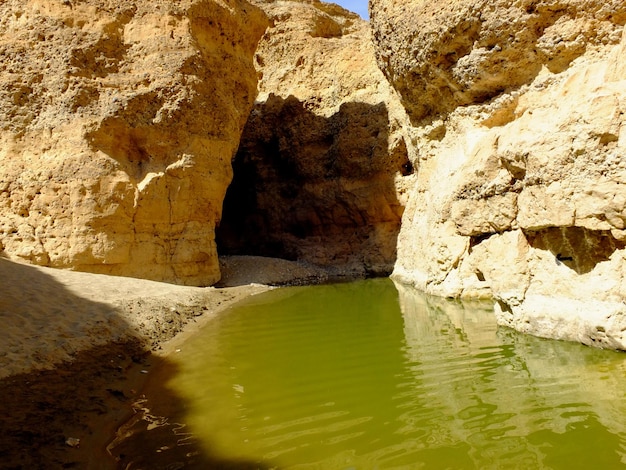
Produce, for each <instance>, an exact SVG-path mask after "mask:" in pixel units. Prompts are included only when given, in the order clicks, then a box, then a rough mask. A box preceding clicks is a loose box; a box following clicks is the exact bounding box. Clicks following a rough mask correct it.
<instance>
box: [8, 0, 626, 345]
mask: <svg viewBox="0 0 626 470" xmlns="http://www.w3.org/2000/svg"><path fill="white" fill-rule="evenodd" d="M0 13H1V19H0V35H1V36H0V37H1V39H0V44H1V48H0V56H1V57H2V60H1V62H0V63H1V66H2V75H1V77H0V140H1V142H2V146H1V147H0V160H1V162H2V165H1V168H0V249H2V253H3V256H5V257H7V258H9V259H13V260H19V261H23V262H27V263H32V264H37V265H41V266H49V267H55V268H65V269H70V270H76V271H85V272H91V273H101V274H109V275H115V276H127V277H137V278H143V279H150V280H155V281H164V282H169V283H173V284H182V285H188V286H211V285H214V284H216V283H217V282H218V281H219V280H220V277H221V273H220V265H219V257H218V254H219V255H220V256H224V255H237V256H239V255H254V256H263V257H276V258H284V259H288V260H293V261H298V262H300V263H303V264H306V265H311V266H316V267H321V268H323V269H324V270H327V271H328V272H331V273H335V274H341V275H344V276H353V277H369V276H387V275H391V276H392V278H393V279H394V280H395V281H396V282H399V283H403V284H409V285H412V286H414V287H416V288H417V289H419V290H422V291H425V292H427V293H429V294H435V295H438V296H443V297H450V298H461V299H463V298H493V299H494V304H495V309H496V316H497V319H498V322H499V324H501V325H506V326H510V327H513V328H515V329H517V330H519V331H522V332H526V333H531V334H534V335H539V336H545V337H550V338H558V339H568V340H573V341H578V342H582V343H584V344H588V345H594V346H598V347H603V348H612V349H626V304H625V299H626V282H625V279H626V258H625V254H626V222H625V221H626V192H624V185H625V184H626V134H625V133H624V131H622V124H623V123H624V120H625V118H624V111H625V109H626V66H624V63H626V33H625V32H624V24H625V23H626V5H625V4H624V3H623V2H622V1H621V0H610V1H605V2H599V1H597V0H545V1H539V0H515V1H514V0H497V1H486V0H461V1H456V2H452V3H450V2H444V1H434V0H433V1H427V2H425V1H420V0H410V1H405V2H397V1H392V0H371V1H370V15H371V21H370V22H367V21H364V20H363V19H361V18H360V17H359V16H357V15H356V14H353V13H350V12H348V11H347V10H345V9H343V8H341V7H339V6H337V5H334V4H330V3H324V2H320V1H317V0H282V1H272V0H251V2H250V3H248V2H245V1H243V0H219V1H218V0H185V1H182V2H173V1H170V0H160V1H158V2H151V3H148V2H144V1H142V0H133V1H131V2H124V3H123V4H121V3H118V2H115V1H112V0H111V1H96V0H85V1H81V2H77V1H72V0H52V1H46V2H41V1H38V0H29V1H26V2H18V1H16V0H8V1H6V2H4V3H3V4H2V5H1V6H0Z"/></svg>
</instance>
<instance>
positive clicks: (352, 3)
mask: <svg viewBox="0 0 626 470" xmlns="http://www.w3.org/2000/svg"><path fill="white" fill-rule="evenodd" d="M326 1H329V2H331V3H337V4H338V5H341V6H342V7H344V8H347V9H348V10H350V11H353V12H355V13H358V14H359V15H361V16H362V17H363V18H365V19H367V18H368V14H367V0H326Z"/></svg>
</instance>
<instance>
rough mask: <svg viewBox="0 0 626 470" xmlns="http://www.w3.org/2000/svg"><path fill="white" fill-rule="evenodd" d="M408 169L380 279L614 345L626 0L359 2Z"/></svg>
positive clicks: (625, 345) (624, 147)
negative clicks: (405, 122) (404, 116)
mask: <svg viewBox="0 0 626 470" xmlns="http://www.w3.org/2000/svg"><path fill="white" fill-rule="evenodd" d="M370 10H371V22H372V30H373V35H374V42H375V48H376V55H377V60H378V64H379V66H380V68H381V70H382V71H383V72H384V73H385V75H386V77H387V78H388V80H389V81H390V83H391V84H392V85H393V86H394V88H395V89H396V90H397V91H398V93H399V94H400V96H401V99H402V103H403V105H404V106H405V108H406V110H407V112H408V114H409V116H410V118H411V127H410V132H411V133H412V138H411V139H410V142H411V143H412V145H413V146H414V147H413V150H414V154H415V155H416V158H415V160H414V161H413V166H414V168H415V172H416V177H415V178H416V179H415V182H414V186H413V189H412V190H411V193H410V196H409V201H408V205H407V207H406V210H405V212H404V217H403V225H402V230H401V233H400V235H399V240H398V261H397V263H396V266H395V269H394V274H393V276H394V277H395V278H396V279H397V280H400V281H402V282H404V283H408V284H413V285H415V286H416V287H418V288H419V289H422V290H424V291H426V292H429V293H432V294H437V295H442V296H448V297H487V296H493V297H494V298H495V301H496V314H497V317H498V321H499V323H500V324H501V325H506V326H511V327H513V328H516V329H518V330H520V331H523V332H527V333H532V334H536V335H539V336H546V337H551V338H562V339H569V340H576V341H580V342H582V343H585V344H590V345H596V346H600V347H609V348H616V349H626V302H625V301H626V259H625V255H626V249H625V247H626V191H625V188H626V131H625V130H624V129H623V124H624V122H625V118H624V113H625V111H626V67H625V66H624V64H625V63H626V33H624V28H623V26H624V23H626V4H625V3H624V2H623V1H621V0H613V1H604V2H599V1H595V0H548V1H541V2H540V1H536V0H518V1H513V0H497V1H486V0H485V1H478V0H460V1H455V2H445V1H418V0H413V1H405V2H396V1H392V0H371V1H370Z"/></svg>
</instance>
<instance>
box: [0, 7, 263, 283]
mask: <svg viewBox="0 0 626 470" xmlns="http://www.w3.org/2000/svg"><path fill="white" fill-rule="evenodd" d="M0 18H1V19H0V55H1V57H2V60H1V61H0V66H1V67H2V73H1V74H0V141H1V142H2V145H1V147H0V162H1V164H0V248H4V253H5V255H8V256H9V257H11V258H16V259H21V260H25V261H28V262H31V263H36V264H40V265H48V266H53V267H64V268H71V269H75V270H81V271H91V272H98V273H106V274H114V275H122V276H135V277H143V278H148V279H154V280H161V281H169V282H174V283H180V284H194V285H208V284H212V283H214V282H215V281H217V280H218V279H219V265H218V261H217V254H216V247H215V241H214V227H215V224H216V221H217V220H219V218H220V215H221V206H222V200H223V196H224V193H225V191H226V188H227V186H228V184H229V183H230V181H231V176H232V170H231V158H232V155H233V154H234V151H235V149H236V145H237V142H238V139H239V136H240V133H241V130H242V128H243V125H244V124H245V121H246V118H247V116H248V113H249V110H250V108H251V106H252V103H253V101H254V98H255V96H256V84H257V75H256V71H255V69H254V66H253V63H252V57H253V54H254V50H255V48H256V45H257V41H258V39H259V38H260V37H261V35H262V34H263V31H264V29H265V27H266V25H267V23H266V22H267V19H266V17H265V16H264V15H263V14H262V12H261V11H260V10H258V9H257V8H255V7H253V6H251V5H249V4H247V3H246V2H244V1H241V0H220V1H217V0H184V1H170V0H160V1H157V2H147V1H143V0H134V1H126V2H113V1H104V2H103V1H95V0H87V1H81V2H73V1H67V0H63V1H62V0H59V1H47V2H40V1H37V0H27V1H14V0H8V1H5V2H3V3H2V5H0Z"/></svg>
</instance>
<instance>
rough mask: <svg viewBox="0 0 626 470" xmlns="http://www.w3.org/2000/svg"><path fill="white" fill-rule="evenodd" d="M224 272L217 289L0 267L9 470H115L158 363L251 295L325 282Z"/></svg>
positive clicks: (234, 261)
mask: <svg viewBox="0 0 626 470" xmlns="http://www.w3.org/2000/svg"><path fill="white" fill-rule="evenodd" d="M222 271H223V274H224V275H223V279H222V282H221V283H220V286H222V287H219V288H196V287H183V286H174V285H170V284H163V283H158V282H152V281H146V280H140V279H132V278H120V277H113V276H104V275H97V274H88V273H78V272H71V271H63V270H55V269H50V268H42V267H36V266H32V265H26V264H20V263H15V262H12V261H9V260H6V259H2V258H0V283H1V285H2V296H0V325H1V327H2V329H3V334H2V335H0V398H1V400H0V414H1V415H2V416H3V419H2V425H1V428H0V461H1V462H2V464H1V466H2V468H15V469H20V468H23V469H32V468H41V469H44V468H54V469H57V468H94V469H97V468H103V469H105V468H115V462H114V461H113V460H112V459H110V457H109V456H108V455H106V453H105V450H104V449H105V447H106V444H107V443H108V440H110V438H111V436H112V435H113V433H114V432H115V429H116V427H117V425H118V424H119V423H120V422H121V421H123V420H124V419H125V418H127V417H128V414H129V413H130V412H131V408H130V405H131V403H132V402H133V401H134V400H136V399H137V394H138V390H140V389H141V386H142V384H143V383H144V382H145V378H146V376H147V375H148V374H147V372H149V370H150V368H151V367H153V366H154V365H155V364H156V363H158V361H159V360H160V358H161V357H164V356H166V355H167V354H168V353H169V352H170V351H172V350H173V349H174V348H175V347H176V345H177V344H180V342H182V341H184V340H185V338H187V337H188V336H189V335H191V334H193V332H194V331H195V330H197V329H198V328H200V327H201V326H202V325H204V324H206V323H207V322H209V321H210V320H211V318H214V317H215V316H216V315H218V314H220V313H221V312H223V311H224V310H226V309H227V308H228V307H230V306H231V305H233V304H235V303H236V302H238V301H239V300H241V299H243V298H245V297H248V296H250V295H254V294H257V293H260V292H263V291H266V290H268V289H270V288H271V287H270V286H271V285H286V284H309V283H316V282H321V281H325V280H327V279H328V273H326V272H324V271H322V270H319V269H315V268H313V267H310V266H305V265H301V264H298V263H293V262H288V261H284V260H276V259H271V258H259V257H229V258H224V259H223V260H222Z"/></svg>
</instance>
